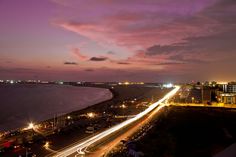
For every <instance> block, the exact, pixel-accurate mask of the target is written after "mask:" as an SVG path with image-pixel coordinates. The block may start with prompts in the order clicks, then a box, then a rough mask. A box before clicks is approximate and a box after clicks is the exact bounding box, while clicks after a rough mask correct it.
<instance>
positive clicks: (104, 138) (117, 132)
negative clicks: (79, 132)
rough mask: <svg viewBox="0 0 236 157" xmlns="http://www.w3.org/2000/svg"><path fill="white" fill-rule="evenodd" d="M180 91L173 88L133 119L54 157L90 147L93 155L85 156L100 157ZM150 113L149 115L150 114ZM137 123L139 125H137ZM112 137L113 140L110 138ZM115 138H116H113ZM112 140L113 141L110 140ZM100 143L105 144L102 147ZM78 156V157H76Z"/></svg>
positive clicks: (83, 150)
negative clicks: (94, 149) (92, 149)
mask: <svg viewBox="0 0 236 157" xmlns="http://www.w3.org/2000/svg"><path fill="white" fill-rule="evenodd" d="M179 89H180V87H179V86H175V88H174V89H173V90H171V91H170V92H169V93H168V94H166V95H165V96H164V97H163V98H162V99H160V100H159V101H157V102H156V103H153V104H152V105H150V106H149V107H148V108H147V109H146V110H144V111H143V112H141V113H139V114H137V115H136V116H135V117H133V118H131V119H128V120H126V121H124V122H122V123H120V124H118V125H116V126H114V127H112V128H109V129H107V130H105V131H103V132H101V133H99V134H97V135H95V136H93V137H91V138H89V139H86V140H84V141H82V142H80V143H78V144H75V145H72V146H70V147H68V148H65V149H63V150H61V151H59V152H58V153H56V154H53V155H52V156H54V157H67V156H73V157H75V156H77V155H78V154H80V155H83V154H86V152H87V151H86V150H87V148H89V149H91V148H92V147H94V148H96V151H95V152H93V153H87V154H86V156H102V155H103V154H104V153H105V152H107V151H109V150H110V149H111V148H113V147H114V146H115V145H116V144H118V143H119V141H120V140H121V139H124V138H125V137H127V136H129V135H131V134H132V133H134V132H135V131H136V130H138V129H139V128H140V127H141V126H142V125H144V124H145V123H147V122H149V121H150V119H151V118H152V117H153V116H154V115H155V114H156V113H157V112H159V110H160V109H162V108H163V107H165V106H166V104H164V102H165V101H167V100H168V99H170V98H171V97H172V96H174V95H175V94H176V92H177V91H178V90H179ZM150 113H151V114H150ZM137 122H139V123H137ZM111 137H113V138H111ZM114 137H116V138H114ZM111 139H113V140H111ZM102 143H106V144H105V145H102ZM78 156H79V155H78Z"/></svg>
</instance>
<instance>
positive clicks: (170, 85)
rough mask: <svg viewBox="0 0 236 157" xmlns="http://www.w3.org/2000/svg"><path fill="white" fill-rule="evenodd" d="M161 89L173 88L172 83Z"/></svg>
mask: <svg viewBox="0 0 236 157" xmlns="http://www.w3.org/2000/svg"><path fill="white" fill-rule="evenodd" d="M163 87H164V88H173V84H172V83H168V84H164V85H163Z"/></svg>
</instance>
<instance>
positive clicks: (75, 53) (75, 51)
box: [71, 48, 89, 61]
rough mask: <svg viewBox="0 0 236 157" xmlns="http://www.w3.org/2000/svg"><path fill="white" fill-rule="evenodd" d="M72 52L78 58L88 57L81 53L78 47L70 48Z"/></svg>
mask: <svg viewBox="0 0 236 157" xmlns="http://www.w3.org/2000/svg"><path fill="white" fill-rule="evenodd" d="M71 51H72V53H73V54H74V55H75V56H76V57H77V58H78V59H79V60H82V61H83V60H87V59H88V58H89V57H88V56H86V55H83V54H82V53H81V52H80V49H79V48H72V50H71Z"/></svg>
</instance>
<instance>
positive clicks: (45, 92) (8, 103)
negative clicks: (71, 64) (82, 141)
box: [0, 84, 112, 131]
mask: <svg viewBox="0 0 236 157" xmlns="http://www.w3.org/2000/svg"><path fill="white" fill-rule="evenodd" d="M111 98H112V93H111V92H110V91H109V90H108V89H103V88H91V87H74V86H67V85H19V84H18V85H0V100H1V101H0V105H1V106H0V107H1V111H0V131H6V130H10V129H16V128H19V127H24V126H26V125H27V123H29V122H31V121H33V122H38V121H43V120H46V119H49V118H52V117H53V116H54V115H62V114H65V113H69V112H72V111H76V110H81V109H84V108H86V107H88V106H90V105H94V104H97V103H99V102H102V101H105V100H108V99H111Z"/></svg>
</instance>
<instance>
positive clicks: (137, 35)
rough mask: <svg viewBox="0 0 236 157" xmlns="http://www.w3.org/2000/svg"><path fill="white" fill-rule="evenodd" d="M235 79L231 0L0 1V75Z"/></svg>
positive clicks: (235, 14)
mask: <svg viewBox="0 0 236 157" xmlns="http://www.w3.org/2000/svg"><path fill="white" fill-rule="evenodd" d="M235 78H236V0H0V79H42V80H71V81H126V80H128V81H145V82H154V81H155V82H157V81H173V82H176V81H177V82H178V81H185V82H186V81H192V80H195V81H198V80H216V81H231V80H236V79H235Z"/></svg>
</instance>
